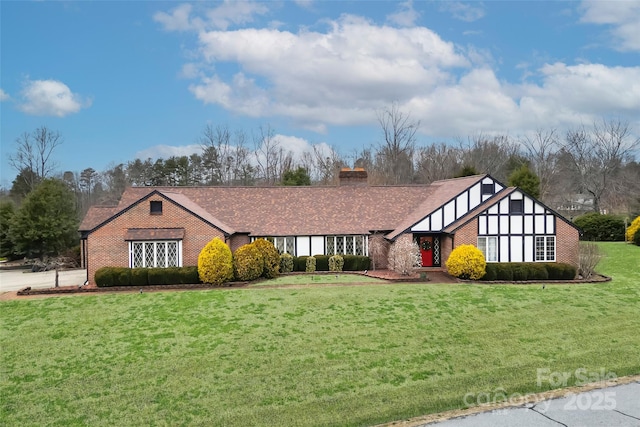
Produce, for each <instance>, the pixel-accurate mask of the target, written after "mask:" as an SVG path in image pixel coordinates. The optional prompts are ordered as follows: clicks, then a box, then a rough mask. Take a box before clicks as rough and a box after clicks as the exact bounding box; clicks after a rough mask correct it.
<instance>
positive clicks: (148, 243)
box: [129, 240, 182, 268]
mask: <svg viewBox="0 0 640 427" xmlns="http://www.w3.org/2000/svg"><path fill="white" fill-rule="evenodd" d="M137 244H139V245H141V248H142V255H141V262H142V265H135V251H134V247H135V245H137ZM169 244H175V245H176V264H177V265H175V266H173V265H169ZM159 245H163V246H164V252H163V253H164V260H162V262H158V247H159ZM150 247H151V248H153V249H152V251H153V254H149V255H150V257H151V256H153V261H152V262H151V263H152V264H153V265H147V249H148V248H150ZM158 264H161V265H158ZM158 267H159V268H166V267H182V240H134V241H130V242H129V268H158Z"/></svg>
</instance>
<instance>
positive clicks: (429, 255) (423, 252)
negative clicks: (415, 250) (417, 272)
mask: <svg viewBox="0 0 640 427" xmlns="http://www.w3.org/2000/svg"><path fill="white" fill-rule="evenodd" d="M420 256H421V257H422V266H423V267H433V237H432V236H421V237H420Z"/></svg>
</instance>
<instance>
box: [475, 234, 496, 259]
mask: <svg viewBox="0 0 640 427" xmlns="http://www.w3.org/2000/svg"><path fill="white" fill-rule="evenodd" d="M480 239H483V241H484V243H483V244H481V243H480ZM490 240H491V241H493V242H494V244H493V252H492V253H489V249H490V245H489V241H490ZM476 247H477V248H478V249H480V251H481V252H482V254H483V255H484V259H485V261H486V262H498V236H478V241H477V246H476ZM490 255H494V256H493V257H491V258H493V259H489V258H490Z"/></svg>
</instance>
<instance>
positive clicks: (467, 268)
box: [445, 245, 487, 280]
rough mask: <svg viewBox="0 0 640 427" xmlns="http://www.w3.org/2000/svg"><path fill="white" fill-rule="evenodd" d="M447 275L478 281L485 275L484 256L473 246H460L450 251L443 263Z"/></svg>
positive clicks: (485, 264)
mask: <svg viewBox="0 0 640 427" xmlns="http://www.w3.org/2000/svg"><path fill="white" fill-rule="evenodd" d="M445 264H446V266H447V270H448V271H449V274H451V275H452V276H455V277H459V278H461V279H471V280H478V279H480V278H481V277H482V276H484V275H485V272H486V266H487V263H486V261H485V260H484V254H483V253H482V251H481V250H480V249H478V248H476V247H475V246H473V245H460V246H458V247H457V248H455V249H454V250H453V251H451V255H449V259H448V260H447V262H446V263H445Z"/></svg>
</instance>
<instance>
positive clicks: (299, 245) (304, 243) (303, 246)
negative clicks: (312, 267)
mask: <svg viewBox="0 0 640 427" xmlns="http://www.w3.org/2000/svg"><path fill="white" fill-rule="evenodd" d="M310 243H311V238H310V237H309V236H298V237H296V254H297V255H298V256H309V255H311V253H310V251H309V250H310Z"/></svg>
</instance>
